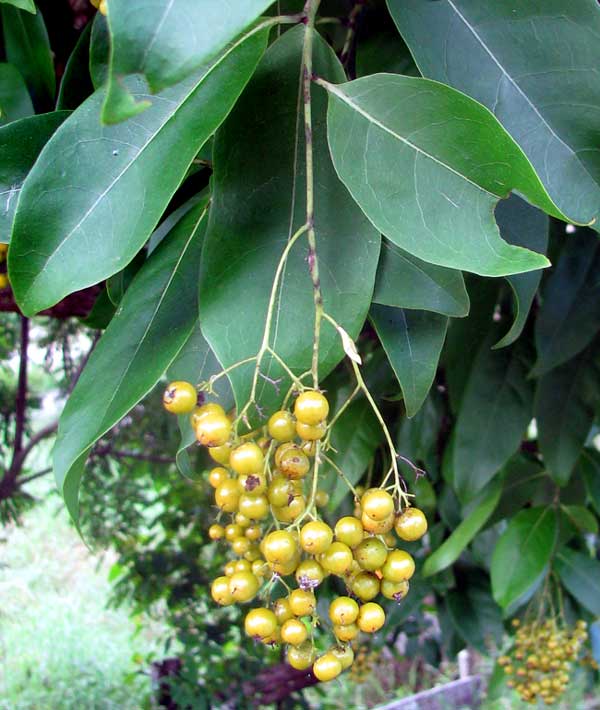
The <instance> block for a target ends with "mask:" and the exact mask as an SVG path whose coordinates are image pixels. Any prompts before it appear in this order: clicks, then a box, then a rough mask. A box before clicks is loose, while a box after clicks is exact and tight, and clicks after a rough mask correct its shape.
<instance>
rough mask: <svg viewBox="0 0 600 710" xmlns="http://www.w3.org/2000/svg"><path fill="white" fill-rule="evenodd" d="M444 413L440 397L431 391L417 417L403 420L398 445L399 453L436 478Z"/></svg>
mask: <svg viewBox="0 0 600 710" xmlns="http://www.w3.org/2000/svg"><path fill="white" fill-rule="evenodd" d="M443 411H444V407H443V404H442V403H441V402H440V398H439V395H438V394H437V392H436V391H435V390H433V391H431V392H430V393H429V396H428V397H427V399H426V400H425V402H424V404H423V406H422V407H421V409H419V411H418V412H417V414H416V416H414V417H413V418H412V419H408V418H402V419H401V421H400V427H399V431H398V438H397V445H396V449H397V450H398V451H400V452H401V453H402V454H403V455H404V456H406V457H407V458H409V459H410V460H411V461H413V462H415V463H418V465H420V466H422V467H423V468H425V470H426V471H427V473H428V474H429V475H430V476H434V477H435V476H437V468H438V454H437V443H438V437H439V433H440V427H441V423H442V416H443ZM422 480H423V479H422V478H420V479H419V481H422ZM434 480H435V478H434Z"/></svg>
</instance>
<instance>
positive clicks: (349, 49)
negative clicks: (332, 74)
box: [340, 0, 365, 79]
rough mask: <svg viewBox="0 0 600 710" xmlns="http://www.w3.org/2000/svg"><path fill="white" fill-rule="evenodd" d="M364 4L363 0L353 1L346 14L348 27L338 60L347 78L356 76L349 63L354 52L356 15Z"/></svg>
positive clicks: (357, 15)
mask: <svg viewBox="0 0 600 710" xmlns="http://www.w3.org/2000/svg"><path fill="white" fill-rule="evenodd" d="M364 6H365V0H357V1H356V2H355V3H354V7H353V8H352V11H351V12H350V15H348V19H347V20H346V26H347V27H348V31H347V33H346V39H345V41H344V47H343V49H342V52H341V54H340V61H341V63H342V64H343V66H344V69H345V70H346V73H347V74H348V78H349V79H355V78H356V76H355V74H356V72H355V71H354V67H353V66H352V67H351V66H350V65H351V63H352V64H353V62H352V60H353V59H354V54H355V52H354V49H355V40H356V25H357V21H358V17H359V15H360V14H361V12H362V11H363V8H364Z"/></svg>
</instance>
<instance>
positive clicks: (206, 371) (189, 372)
mask: <svg viewBox="0 0 600 710" xmlns="http://www.w3.org/2000/svg"><path fill="white" fill-rule="evenodd" d="M221 369H222V368H221V364H220V362H219V361H218V360H217V358H216V357H215V355H214V353H213V352H212V350H211V349H210V346H209V345H208V343H207V342H206V340H205V339H204V337H203V335H202V333H201V331H200V323H199V322H197V323H196V324H195V326H194V328H193V329H192V332H191V333H190V336H189V338H188V339H187V341H186V342H185V344H184V346H183V347H182V348H181V350H180V351H179V354H178V355H177V357H176V358H175V360H173V362H172V363H171V366H170V367H169V369H168V370H167V377H168V378H169V380H184V381H186V382H193V383H194V384H197V383H199V382H201V381H203V380H208V379H209V378H210V377H211V376H212V375H216V374H217V373H218V372H220V371H221ZM214 388H215V394H216V396H217V398H218V402H219V404H221V405H222V406H223V407H224V408H225V409H226V410H227V409H229V408H230V407H231V405H232V403H233V395H232V394H231V388H230V387H229V383H228V381H227V378H226V377H221V379H220V380H217V382H216V383H215V385H214ZM211 399H212V396H211ZM178 419H179V429H180V431H181V441H180V443H179V446H178V448H177V454H176V457H175V459H176V462H177V468H178V469H179V471H180V472H181V473H182V474H183V475H184V476H186V477H187V478H193V477H194V471H193V469H192V463H191V461H190V456H189V453H188V448H189V447H190V446H193V445H194V444H195V443H196V436H195V434H194V430H193V429H192V426H191V424H190V418H189V415H187V414H186V415H182V416H180V417H178Z"/></svg>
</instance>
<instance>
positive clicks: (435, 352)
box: [370, 305, 448, 417]
mask: <svg viewBox="0 0 600 710" xmlns="http://www.w3.org/2000/svg"><path fill="white" fill-rule="evenodd" d="M370 318H371V322H372V323H373V326H374V328H375V331H376V332H377V337H378V338H379V340H380V341H381V344H382V345H383V348H384V350H385V352H386V354H387V356H388V359H389V361H390V364H391V365H392V368H393V369H394V372H395V373H396V377H397V378H398V382H399V383H400V387H401V388H402V394H403V395H404V405H405V407H406V415H407V416H408V417H414V415H415V414H416V413H417V412H418V411H419V409H420V408H421V405H422V404H423V402H424V401H425V398H426V397H427V395H428V393H429V390H430V389H431V385H432V384H433V380H434V378H435V373H436V370H437V366H438V361H439V358H440V352H441V351H442V346H443V344H444V339H445V337H446V329H447V328H448V318H447V317H446V316H442V315H439V314H438V313H430V312H428V311H413V310H404V309H403V308H391V307H390V306H379V305H373V306H371V311H370Z"/></svg>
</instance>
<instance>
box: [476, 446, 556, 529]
mask: <svg viewBox="0 0 600 710" xmlns="http://www.w3.org/2000/svg"><path fill="white" fill-rule="evenodd" d="M548 481H549V478H548V474H547V473H546V472H545V471H544V468H543V466H542V465H541V464H540V462H539V461H537V460H536V459H528V458H525V456H523V454H520V453H518V454H515V456H513V457H512V458H511V459H510V460H509V461H508V462H507V463H506V466H504V468H503V470H502V495H501V496H500V500H499V501H498V505H497V506H496V509H495V510H494V512H493V513H492V515H491V517H490V518H489V519H488V521H487V523H486V528H488V527H490V526H492V525H495V524H496V523H497V522H499V521H500V520H504V519H505V518H512V517H513V516H514V515H515V514H516V513H518V512H519V511H520V510H523V508H525V507H526V506H527V504H528V503H530V502H531V501H532V500H533V499H534V497H535V495H536V493H537V492H538V491H539V490H540V488H541V487H543V486H544V484H545V483H546V482H548Z"/></svg>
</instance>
